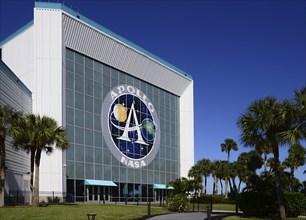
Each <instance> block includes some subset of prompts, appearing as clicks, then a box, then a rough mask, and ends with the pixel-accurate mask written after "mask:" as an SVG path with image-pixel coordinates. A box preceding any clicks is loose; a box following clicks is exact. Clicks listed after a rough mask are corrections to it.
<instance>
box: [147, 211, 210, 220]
mask: <svg viewBox="0 0 306 220" xmlns="http://www.w3.org/2000/svg"><path fill="white" fill-rule="evenodd" d="M206 217H207V215H206V213H205V212H188V213H175V214H169V215H159V216H155V217H152V218H149V219H148V220H204V219H205V218H206Z"/></svg>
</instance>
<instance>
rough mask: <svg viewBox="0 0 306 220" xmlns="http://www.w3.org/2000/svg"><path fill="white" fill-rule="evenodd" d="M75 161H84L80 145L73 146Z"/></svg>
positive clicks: (82, 148)
mask: <svg viewBox="0 0 306 220" xmlns="http://www.w3.org/2000/svg"><path fill="white" fill-rule="evenodd" d="M75 160H76V161H81V162H83V161H84V146H82V145H78V144H76V145H75Z"/></svg>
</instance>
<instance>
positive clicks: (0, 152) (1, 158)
mask: <svg viewBox="0 0 306 220" xmlns="http://www.w3.org/2000/svg"><path fill="white" fill-rule="evenodd" d="M21 117H22V114H21V113H20V112H15V111H14V110H13V109H12V108H11V107H9V106H6V105H1V104H0V207H2V206H4V183H5V168H6V167H5V160H6V154H5V139H6V138H7V136H9V135H11V134H12V132H13V130H14V129H16V127H17V126H18V123H19V121H20V118H21Z"/></svg>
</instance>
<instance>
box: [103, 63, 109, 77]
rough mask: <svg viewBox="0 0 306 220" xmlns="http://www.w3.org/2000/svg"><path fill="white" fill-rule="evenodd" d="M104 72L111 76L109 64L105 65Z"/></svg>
mask: <svg viewBox="0 0 306 220" xmlns="http://www.w3.org/2000/svg"><path fill="white" fill-rule="evenodd" d="M103 74H105V75H108V76H110V68H109V66H107V65H103Z"/></svg>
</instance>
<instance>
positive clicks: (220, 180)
mask: <svg viewBox="0 0 306 220" xmlns="http://www.w3.org/2000/svg"><path fill="white" fill-rule="evenodd" d="M219 180H220V186H221V187H220V188H221V195H223V184H222V178H219Z"/></svg>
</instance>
